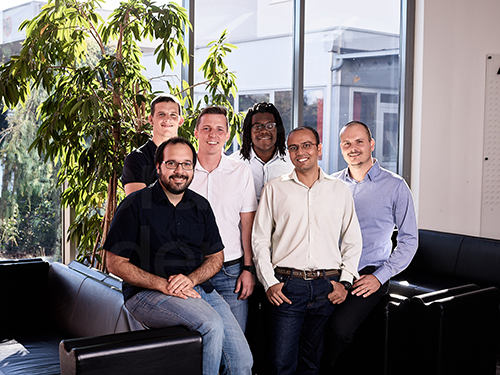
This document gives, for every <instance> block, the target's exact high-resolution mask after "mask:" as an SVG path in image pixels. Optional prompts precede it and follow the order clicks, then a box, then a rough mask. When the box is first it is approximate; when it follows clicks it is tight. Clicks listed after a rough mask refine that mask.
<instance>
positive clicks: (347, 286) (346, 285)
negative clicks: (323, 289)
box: [339, 281, 352, 291]
mask: <svg viewBox="0 0 500 375" xmlns="http://www.w3.org/2000/svg"><path fill="white" fill-rule="evenodd" d="M339 282H340V283H341V284H342V285H343V286H344V288H345V290H347V291H349V290H351V288H352V284H351V283H350V282H349V281H339Z"/></svg>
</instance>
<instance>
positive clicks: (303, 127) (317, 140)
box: [287, 126, 321, 145]
mask: <svg viewBox="0 0 500 375" xmlns="http://www.w3.org/2000/svg"><path fill="white" fill-rule="evenodd" d="M299 130H309V131H311V132H312V133H313V134H314V138H316V145H319V144H320V143H321V142H320V140H319V134H318V132H317V131H316V129H314V128H312V127H310V126H299V127H298V128H295V129H292V131H291V132H290V133H289V134H288V138H287V143H288V139H290V136H291V135H292V134H293V133H295V132H298V131H299Z"/></svg>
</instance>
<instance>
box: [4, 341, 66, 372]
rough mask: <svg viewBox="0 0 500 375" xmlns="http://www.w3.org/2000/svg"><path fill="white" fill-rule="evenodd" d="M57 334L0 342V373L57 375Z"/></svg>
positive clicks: (58, 367) (58, 366)
mask: <svg viewBox="0 0 500 375" xmlns="http://www.w3.org/2000/svg"><path fill="white" fill-rule="evenodd" d="M60 340H61V338H60V337H58V336H47V337H42V336H34V337H31V338H30V337H23V338H16V339H10V340H4V341H3V342H1V343H0V374H1V375H31V374H33V375H35V374H36V375H38V374H47V375H59V374H60V373H61V370H60V365H59V355H58V346H59V341H60Z"/></svg>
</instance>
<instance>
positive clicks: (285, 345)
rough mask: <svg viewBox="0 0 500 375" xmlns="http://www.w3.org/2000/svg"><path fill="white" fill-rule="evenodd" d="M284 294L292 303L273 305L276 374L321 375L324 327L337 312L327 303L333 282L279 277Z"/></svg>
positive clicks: (273, 345) (272, 322) (273, 348)
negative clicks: (282, 283) (319, 374)
mask: <svg viewBox="0 0 500 375" xmlns="http://www.w3.org/2000/svg"><path fill="white" fill-rule="evenodd" d="M276 277H277V278H278V280H280V282H284V285H283V288H282V292H283V294H284V295H285V296H286V297H287V298H288V299H289V300H290V301H292V304H291V305H290V304H288V303H286V302H285V303H283V304H281V305H280V306H274V305H271V307H270V313H271V316H270V318H271V341H272V342H271V347H272V353H271V355H272V358H273V359H274V364H273V365H274V373H276V374H280V375H282V374H294V373H297V374H318V373H319V365H320V360H321V354H322V351H323V338H324V329H325V324H326V322H327V320H328V318H329V317H330V315H331V314H332V312H333V310H334V309H335V305H333V304H332V303H331V302H330V301H329V300H328V297H327V296H328V294H329V293H331V292H332V291H333V286H332V284H331V282H330V280H335V281H337V280H338V279H339V277H338V276H335V277H332V278H330V279H318V280H304V279H302V278H299V277H285V276H280V275H276Z"/></svg>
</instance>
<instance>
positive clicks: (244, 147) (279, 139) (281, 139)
mask: <svg viewBox="0 0 500 375" xmlns="http://www.w3.org/2000/svg"><path fill="white" fill-rule="evenodd" d="M256 113H270V114H272V115H273V116H274V121H275V122H276V130H277V136H276V150H277V151H278V154H279V155H280V156H284V155H285V152H286V140H285V127H284V125H283V120H282V119H281V116H280V113H279V111H278V109H277V108H276V107H275V106H274V104H272V103H267V102H260V103H256V104H254V105H253V107H252V108H248V112H247V115H246V116H245V120H244V121H243V134H242V137H241V138H242V141H241V150H240V154H241V156H243V159H246V160H250V149H251V147H252V117H253V116H254V115H255V114H256Z"/></svg>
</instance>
